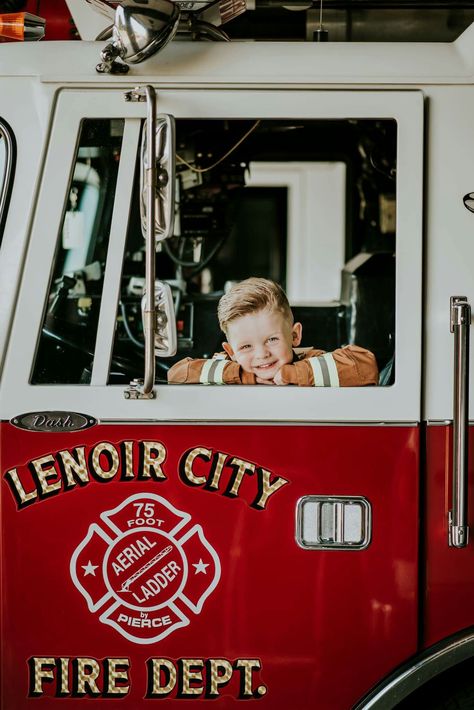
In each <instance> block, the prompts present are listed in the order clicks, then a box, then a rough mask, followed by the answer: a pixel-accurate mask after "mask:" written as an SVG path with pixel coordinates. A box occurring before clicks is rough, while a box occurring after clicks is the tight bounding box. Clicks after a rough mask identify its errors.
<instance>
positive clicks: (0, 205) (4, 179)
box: [0, 120, 15, 245]
mask: <svg viewBox="0 0 474 710" xmlns="http://www.w3.org/2000/svg"><path fill="white" fill-rule="evenodd" d="M14 158H15V156H14V139H13V134H12V133H11V131H10V129H9V128H8V127H7V126H6V124H3V123H2V121H1V120H0V245H1V243H2V237H3V228H4V225H5V220H6V216H7V209H8V200H9V197H10V192H11V183H12V178H13V168H14Z"/></svg>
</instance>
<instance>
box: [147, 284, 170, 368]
mask: <svg viewBox="0 0 474 710" xmlns="http://www.w3.org/2000/svg"><path fill="white" fill-rule="evenodd" d="M145 308H146V296H143V299H142V319H143V322H145V318H146V316H145ZM155 318H156V321H155V322H156V328H155V342H154V347H155V357H172V356H173V355H176V350H177V349H178V346H177V335H176V318H175V313H174V303H173V294H172V292H171V288H170V286H169V284H167V283H166V282H165V281H155Z"/></svg>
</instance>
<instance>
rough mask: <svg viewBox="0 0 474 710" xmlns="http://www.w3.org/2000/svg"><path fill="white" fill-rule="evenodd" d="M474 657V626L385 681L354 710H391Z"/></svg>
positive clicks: (422, 655) (410, 661) (410, 663)
mask: <svg viewBox="0 0 474 710" xmlns="http://www.w3.org/2000/svg"><path fill="white" fill-rule="evenodd" d="M473 657H474V627H471V628H470V629H467V630H465V631H462V632H460V633H458V634H456V635H455V636H452V637H450V638H448V639H445V640H443V641H441V642H440V643H438V644H436V645H435V646H432V647H431V648H428V649H426V650H425V651H423V652H422V653H421V654H419V655H418V656H415V657H414V658H412V659H411V660H409V661H408V662H407V663H405V664H404V665H403V666H400V667H399V668H398V669H396V670H395V671H394V672H393V673H392V674H391V675H389V676H388V677H387V678H385V679H384V680H383V681H382V682H381V683H380V684H379V685H377V686H376V687H375V688H374V689H373V690H372V691H370V693H368V695H366V696H365V697H364V698H363V699H362V700H360V701H359V702H358V703H357V704H356V705H354V706H353V709H352V710H392V708H395V707H396V706H397V705H398V704H399V703H400V702H401V701H402V700H404V699H405V698H407V697H409V696H410V695H411V694H412V693H413V692H414V691H415V690H417V689H419V688H420V686H423V685H425V683H428V682H429V681H430V680H433V679H434V678H436V677H437V676H439V675H440V674H441V673H443V672H444V671H447V670H449V669H451V668H454V667H455V666H457V665H458V664H459V663H461V662H462V661H466V660H468V659H469V658H473Z"/></svg>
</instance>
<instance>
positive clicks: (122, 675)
mask: <svg viewBox="0 0 474 710" xmlns="http://www.w3.org/2000/svg"><path fill="white" fill-rule="evenodd" d="M105 660H106V663H107V667H106V678H107V693H108V694H109V695H126V694H127V693H128V691H129V690H130V686H129V685H117V682H118V681H121V680H126V681H127V682H128V668H129V666H130V660H129V659H128V658H106V659H105ZM121 666H122V668H120V667H121ZM123 667H124V668H125V669H126V670H123Z"/></svg>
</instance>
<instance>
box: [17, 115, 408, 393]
mask: <svg viewBox="0 0 474 710" xmlns="http://www.w3.org/2000/svg"><path fill="white" fill-rule="evenodd" d="M289 113H290V112H289ZM123 127H124V121H123V120H121V119H84V120H83V121H82V125H81V130H80V134H79V136H78V142H77V150H76V159H75V165H73V166H71V179H70V184H69V185H68V186H67V190H66V193H65V195H64V196H58V199H62V200H64V210H63V220H62V225H61V226H60V229H59V234H58V238H57V250H56V258H55V262H54V266H53V271H52V274H51V283H50V289H49V296H48V299H47V303H45V305H44V318H43V325H42V330H41V333H40V334H39V335H38V346H37V353H36V358H35V362H34V366H33V371H32V375H31V382H32V383H33V384H51V383H59V384H87V383H89V382H90V378H91V370H92V361H93V357H94V346H95V340H96V335H97V328H98V320H99V312H100V303H101V297H102V293H103V285H104V271H105V265H106V258H107V251H108V249H109V236H110V230H111V221H112V215H113V210H114V200H115V199H119V196H116V195H115V186H116V181H117V172H118V165H119V162H120V153H121V147H122V140H123V130H124V128H123ZM295 166H296V167H295ZM262 167H263V170H262ZM290 169H291V170H301V169H305V170H307V171H308V170H309V171H313V172H314V174H316V173H318V175H319V179H320V184H321V185H324V190H322V189H321V190H320V191H318V190H317V189H315V190H314V194H313V192H312V187H311V186H312V185H313V183H309V188H308V189H309V190H310V192H311V194H310V202H311V203H312V205H313V212H312V213H311V214H310V215H309V217H308V219H307V220H306V221H305V222H300V231H302V232H304V234H302V233H294V231H292V230H291V229H290V228H289V226H290V224H291V221H292V210H294V203H293V202H292V200H291V199H290V193H291V192H293V193H294V192H295V190H296V192H297V190H298V186H297V185H296V188H295V184H290V183H291V181H289V180H288V178H287V176H286V175H287V172H288V170H290ZM396 173H397V123H396V121H395V120H389V119H381V120H374V119H359V118H357V119H341V120H337V119H335V120H321V119H317V120H316V119H315V120H308V119H303V120H299V119H296V118H295V119H293V118H291V117H286V118H281V119H268V118H265V119H259V117H258V116H256V117H255V119H251V120H248V119H246V120H239V119H232V120H230V119H225V120H224V119H219V118H215V119H214V118H213V119H185V118H178V119H176V175H175V186H176V189H175V227H174V235H173V237H172V238H170V239H168V240H166V241H164V242H161V243H159V244H158V246H157V253H156V278H157V279H159V280H161V281H165V282H167V283H168V284H169V285H170V286H171V289H172V292H173V297H174V306H175V312H176V320H177V331H178V350H177V353H176V355H175V356H174V357H171V358H159V359H158V361H157V382H158V383H165V382H166V373H167V370H168V369H169V367H170V366H171V365H172V364H173V363H174V362H176V361H177V360H179V359H181V358H183V357H187V356H189V357H200V358H202V357H212V355H213V353H215V352H217V351H219V350H221V349H222V348H221V341H222V339H223V337H222V333H221V332H220V330H219V325H218V322H217V317H216V309H217V303H218V300H219V298H220V297H221V295H222V294H223V293H224V290H225V289H227V288H229V286H230V285H231V284H232V282H235V281H238V280H241V279H245V278H247V277H249V276H263V277H266V278H271V279H274V280H275V281H277V282H279V283H280V284H282V286H283V287H284V288H285V289H286V290H287V293H288V296H289V300H290V304H291V306H292V308H293V312H294V316H295V319H296V320H298V321H301V322H302V324H303V343H302V345H304V346H313V347H320V348H322V349H324V350H332V349H334V348H337V347H341V346H344V345H346V344H350V343H356V344H358V345H361V346H363V347H367V348H368V349H370V350H372V351H373V352H374V354H375V355H376V358H377V361H378V364H379V369H380V372H381V379H380V384H384V385H390V384H392V383H393V382H394V378H395V369H394V366H393V353H394V342H395V261H396V259H395V256H396ZM268 174H271V175H272V179H271V180H268V181H267V182H266V180H267V177H266V176H268ZM311 174H313V173H311ZM256 175H257V176H258V175H260V177H259V179H258V180H256V179H255V176H256ZM133 191H134V194H133V198H132V203H131V209H130V217H129V223H128V236H127V243H126V248H125V253H124V256H123V270H122V280H121V285H120V298H119V302H118V305H117V317H116V330H115V343H114V348H113V355H112V361H111V364H110V372H109V384H124V383H127V382H129V381H130V379H131V378H133V377H139V376H140V374H141V367H142V366H141V362H142V359H143V330H142V318H141V299H142V296H143V289H144V278H143V273H144V249H145V247H144V239H143V235H142V230H141V224H140V210H139V200H140V181H139V156H138V155H137V168H136V171H135V183H134V188H133ZM334 216H335V217H336V218H337V219H336V222H337V223H338V224H340V228H338V229H337V230H335V232H337V233H334V234H333V230H332V226H331V225H333V224H334V221H331V218H332V217H334ZM325 227H326V228H325ZM326 231H330V232H331V233H330V234H329V235H328V234H326V233H325V232H326ZM302 239H303V240H304V243H305V244H309V245H311V249H310V252H311V255H312V256H311V258H312V259H313V260H314V261H315V263H314V265H313V264H312V265H310V268H309V270H308V268H306V267H307V266H308V265H305V264H304V261H305V252H304V251H303V252H302V251H301V250H299V251H298V250H296V251H295V249H294V247H295V243H296V242H298V241H299V240H302ZM322 240H324V244H325V246H324V251H325V252H327V251H329V252H331V251H332V252H333V257H332V266H330V267H327V266H326V265H325V264H324V263H323V259H322V249H323V247H322V246H321V264H319V270H318V261H319V259H318V251H317V250H318V244H319V242H320V241H321V243H322ZM328 245H329V246H328ZM110 248H113V246H112V245H111V246H110ZM298 271H299V272H300V273H302V274H303V273H307V274H309V276H307V277H305V283H298V279H295V278H294V277H293V276H292V275H291V274H292V273H293V272H295V273H296V272H298ZM302 278H303V277H302ZM303 280H304V279H303Z"/></svg>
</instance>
